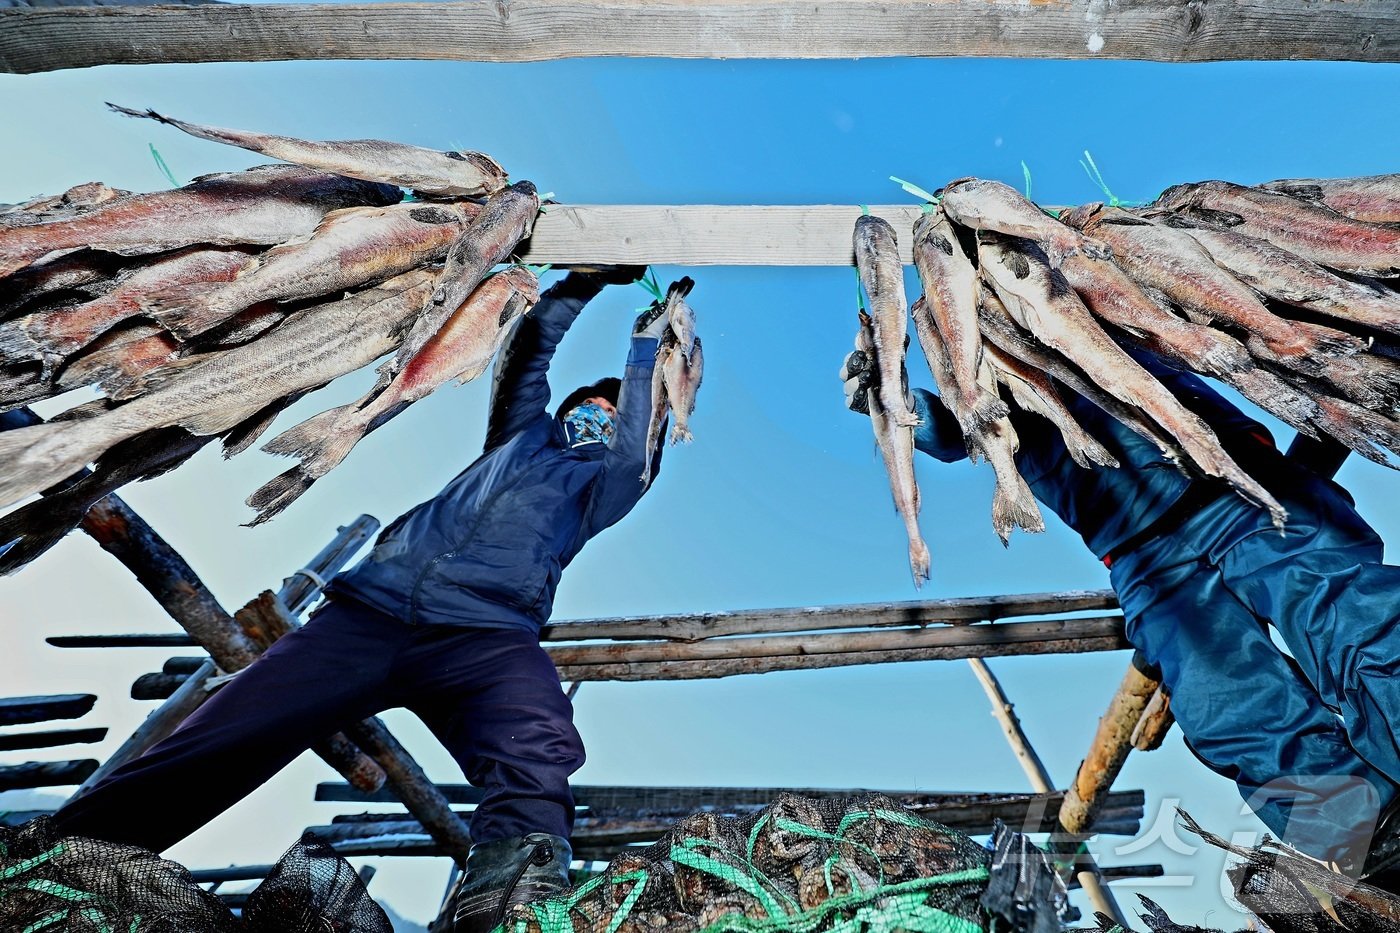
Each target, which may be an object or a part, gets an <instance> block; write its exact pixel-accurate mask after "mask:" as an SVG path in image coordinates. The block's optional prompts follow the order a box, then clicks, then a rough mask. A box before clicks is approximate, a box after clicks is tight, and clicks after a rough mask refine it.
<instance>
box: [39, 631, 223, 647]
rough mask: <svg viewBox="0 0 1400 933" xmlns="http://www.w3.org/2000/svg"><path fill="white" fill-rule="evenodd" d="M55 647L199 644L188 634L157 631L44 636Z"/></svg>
mask: <svg viewBox="0 0 1400 933" xmlns="http://www.w3.org/2000/svg"><path fill="white" fill-rule="evenodd" d="M44 641H45V642H46V643H47V644H50V645H52V646H53V647H55V648H194V647H198V646H199V642H197V641H195V640H194V639H193V638H191V637H190V636H189V635H186V634H184V633H176V632H159V633H152V634H140V635H51V636H49V637H48V638H45V639H44Z"/></svg>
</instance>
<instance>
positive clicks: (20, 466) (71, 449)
mask: <svg viewBox="0 0 1400 933" xmlns="http://www.w3.org/2000/svg"><path fill="white" fill-rule="evenodd" d="M106 447H107V442H106V438H105V437H103V435H101V434H100V433H97V432H95V431H93V430H92V424H91V422H90V421H76V422H72V421H70V422H58V423H53V424H35V425H30V426H29V427H27V428H16V429H15V430H12V431H5V432H3V433H0V508H4V507H5V506H7V505H10V504H12V503H15V502H18V501H19V500H21V499H24V498H26V497H28V496H31V495H33V494H34V493H36V492H39V491H41V490H44V489H48V488H49V487H50V486H53V485H55V484H57V483H59V482H60V481H62V480H65V479H67V478H68V477H69V476H72V475H73V474H74V473H76V472H77V471H78V470H80V469H82V468H83V467H84V466H86V465H87V463H88V462H89V461H90V460H92V459H93V458H94V457H96V456H97V455H98V454H100V453H102V451H103V450H105V449H106Z"/></svg>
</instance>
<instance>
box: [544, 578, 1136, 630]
mask: <svg viewBox="0 0 1400 933" xmlns="http://www.w3.org/2000/svg"><path fill="white" fill-rule="evenodd" d="M1116 608H1118V599H1117V597H1116V596H1115V595H1114V593H1113V591H1112V590H1067V591H1064V592H1059V593H1020V594H1015V595H1010V596H972V597H955V598H951V599H927V600H911V601H907V602H887V603H856V604H852V605H841V606H802V607H797V608H791V609H746V610H739V611H736V612H700V613H691V614H687V615H674V616H654V617H648V616H634V617H618V618H603V619H580V620H578V621H574V622H556V623H553V624H550V625H546V626H545V627H544V628H543V630H542V631H541V636H540V637H541V639H542V640H543V641H550V642H562V641H582V640H584V639H588V638H613V639H622V638H665V639H670V640H673V641H699V640H701V639H704V638H718V637H720V636H724V635H772V634H777V633H782V632H819V631H824V630H830V629H849V628H873V627H885V626H911V625H929V624H932V623H946V624H952V625H958V624H964V625H966V624H970V623H973V622H993V621H996V620H997V619H1005V618H1012V617H1016V616H1030V615H1050V614H1052V613H1062V612H1085V611H1089V612H1094V611H1101V610H1104V609H1116Z"/></svg>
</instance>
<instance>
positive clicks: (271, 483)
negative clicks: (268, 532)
mask: <svg viewBox="0 0 1400 933" xmlns="http://www.w3.org/2000/svg"><path fill="white" fill-rule="evenodd" d="M315 482H316V478H315V477H313V476H307V475H306V474H305V473H303V472H302V471H301V467H299V466H295V467H292V468H291V469H290V470H287V471H286V472H285V473H280V474H278V475H277V476H275V477H273V478H272V479H270V480H268V481H267V482H266V483H263V484H262V485H261V486H259V487H258V488H257V489H256V490H255V491H254V492H253V494H252V495H251V496H249V497H248V499H247V504H248V506H249V507H251V508H254V509H257V510H258V514H257V515H256V516H255V517H254V518H253V520H252V521H250V522H247V523H245V525H244V527H245V528H252V527H254V526H255V525H261V524H262V523H263V522H265V521H267V520H268V519H270V518H273V517H275V516H276V515H277V514H278V513H280V512H281V511H282V510H283V509H285V508H286V507H287V506H289V505H291V504H292V503H293V502H295V501H296V500H297V499H298V498H300V496H301V494H302V493H304V492H306V491H307V490H308V489H310V488H311V485H312V484H313V483H315Z"/></svg>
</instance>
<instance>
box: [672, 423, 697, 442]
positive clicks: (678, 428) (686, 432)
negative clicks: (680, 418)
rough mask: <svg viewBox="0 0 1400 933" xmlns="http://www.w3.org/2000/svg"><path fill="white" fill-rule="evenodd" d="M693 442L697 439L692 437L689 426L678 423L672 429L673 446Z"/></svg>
mask: <svg viewBox="0 0 1400 933" xmlns="http://www.w3.org/2000/svg"><path fill="white" fill-rule="evenodd" d="M693 440H695V438H694V436H692V435H691V433H690V428H688V427H687V426H685V425H683V424H681V423H679V422H677V423H676V425H675V426H674V427H672V428H671V437H670V442H671V444H673V445H674V444H689V443H690V442H691V441H693Z"/></svg>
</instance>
